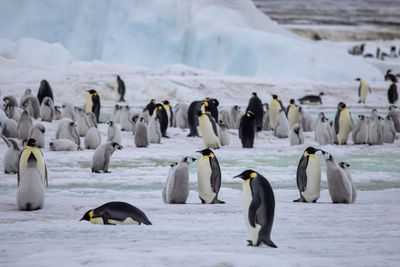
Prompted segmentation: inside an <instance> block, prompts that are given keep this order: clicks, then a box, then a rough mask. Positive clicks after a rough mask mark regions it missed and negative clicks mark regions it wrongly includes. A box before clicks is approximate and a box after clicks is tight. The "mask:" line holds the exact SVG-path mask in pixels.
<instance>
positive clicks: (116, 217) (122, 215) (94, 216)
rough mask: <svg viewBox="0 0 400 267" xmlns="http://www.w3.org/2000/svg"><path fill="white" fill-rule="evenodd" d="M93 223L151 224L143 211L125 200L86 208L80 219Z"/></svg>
mask: <svg viewBox="0 0 400 267" xmlns="http://www.w3.org/2000/svg"><path fill="white" fill-rule="evenodd" d="M84 220H85V221H89V222H91V223H94V224H108V225H113V224H138V225H140V224H142V223H143V224H146V225H151V222H150V221H149V219H147V216H146V215H145V214H144V212H143V211H141V210H140V209H138V208H136V207H135V206H132V205H131V204H129V203H126V202H119V201H114V202H108V203H106V204H104V205H102V206H100V207H97V208H95V209H92V210H88V211H87V212H86V213H85V214H84V215H83V217H82V218H81V219H80V221H84Z"/></svg>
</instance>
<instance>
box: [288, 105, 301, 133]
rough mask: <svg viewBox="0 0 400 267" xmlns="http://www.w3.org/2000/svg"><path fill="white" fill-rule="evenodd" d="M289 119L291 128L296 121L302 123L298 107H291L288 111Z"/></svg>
mask: <svg viewBox="0 0 400 267" xmlns="http://www.w3.org/2000/svg"><path fill="white" fill-rule="evenodd" d="M288 121H289V126H290V128H292V127H293V125H295V124H296V123H300V116H299V112H298V111H297V109H296V108H293V107H290V108H289V112H288Z"/></svg>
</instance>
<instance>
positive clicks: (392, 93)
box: [388, 81, 399, 104]
mask: <svg viewBox="0 0 400 267" xmlns="http://www.w3.org/2000/svg"><path fill="white" fill-rule="evenodd" d="M398 99H399V95H398V92H397V84H396V82H394V81H392V84H391V85H390V87H389V90H388V100H389V103H390V104H395V103H396V101H397V100H398Z"/></svg>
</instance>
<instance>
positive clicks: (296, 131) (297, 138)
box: [289, 123, 304, 146]
mask: <svg viewBox="0 0 400 267" xmlns="http://www.w3.org/2000/svg"><path fill="white" fill-rule="evenodd" d="M289 140H290V145H291V146H295V145H301V144H304V135H303V127H301V125H300V124H298V123H296V124H294V125H293V127H292V129H290V132H289Z"/></svg>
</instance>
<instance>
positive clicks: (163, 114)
mask: <svg viewBox="0 0 400 267" xmlns="http://www.w3.org/2000/svg"><path fill="white" fill-rule="evenodd" d="M154 112H155V114H154V115H155V116H156V117H157V118H158V122H159V123H160V131H161V136H162V137H165V138H169V137H168V136H167V129H168V124H169V120H168V114H167V111H166V110H165V108H164V106H163V105H162V104H157V105H156V109H155V110H154Z"/></svg>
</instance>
